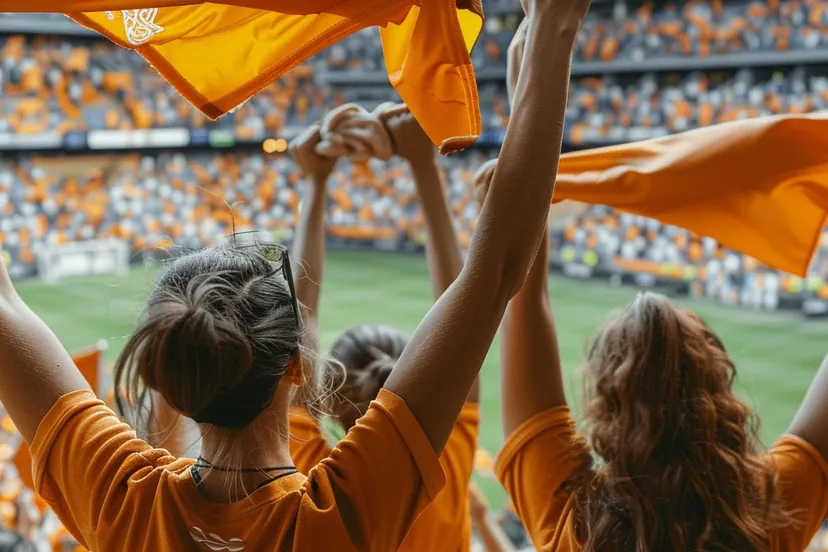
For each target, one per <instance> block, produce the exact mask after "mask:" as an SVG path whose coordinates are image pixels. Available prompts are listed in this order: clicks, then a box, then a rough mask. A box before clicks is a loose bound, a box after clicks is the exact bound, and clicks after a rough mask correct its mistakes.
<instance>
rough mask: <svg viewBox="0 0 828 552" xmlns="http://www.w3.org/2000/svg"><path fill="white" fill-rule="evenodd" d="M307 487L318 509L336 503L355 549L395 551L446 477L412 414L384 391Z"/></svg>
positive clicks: (313, 473) (320, 466) (312, 473)
mask: <svg viewBox="0 0 828 552" xmlns="http://www.w3.org/2000/svg"><path fill="white" fill-rule="evenodd" d="M306 485H307V494H308V497H309V498H310V499H311V500H313V502H314V503H315V504H316V505H317V507H319V506H322V507H324V506H326V505H327V504H326V503H329V502H331V501H333V502H334V503H335V504H331V506H334V507H335V508H336V509H337V510H338V512H339V515H340V517H341V519H342V522H343V524H344V525H345V527H346V529H347V531H348V534H349V536H350V537H351V541H352V544H353V546H354V548H355V549H357V550H365V551H377V552H379V551H388V550H397V549H398V548H399V546H400V544H401V543H402V541H403V539H404V538H405V536H406V534H407V533H408V530H409V528H410V527H411V524H412V523H413V522H414V520H416V519H417V516H418V515H419V514H420V512H421V511H422V510H423V508H424V507H425V506H427V505H428V504H429V503H430V502H432V501H433V500H434V498H435V497H436V496H437V494H438V493H439V492H440V491H441V490H442V489H443V486H444V485H445V475H444V474H443V470H442V468H441V466H440V461H439V459H438V458H437V455H436V454H435V453H434V449H433V448H432V447H431V443H430V442H429V441H428V438H427V437H426V435H425V433H424V432H423V430H422V428H421V427H420V424H419V423H418V422H417V419H416V418H415V417H414V414H412V413H411V410H409V408H408V406H407V405H406V404H405V402H404V401H403V400H402V399H401V398H400V397H398V396H397V395H395V394H393V393H391V392H390V391H388V390H386V389H382V390H381V391H380V393H379V395H378V396H377V399H376V400H375V401H373V402H372V403H371V406H370V407H369V408H368V411H367V412H366V413H365V415H363V416H362V417H361V418H360V419H359V420H358V421H357V423H356V425H355V426H354V427H353V428H351V430H350V431H349V432H348V433H347V435H345V438H344V439H342V440H341V441H340V442H339V443H338V444H337V446H336V447H335V448H334V449H333V450H332V451H331V454H330V456H329V457H328V458H326V459H324V460H322V462H320V463H319V465H317V466H316V467H314V468H313V469H312V470H311V471H310V474H309V475H308V482H307V484H306Z"/></svg>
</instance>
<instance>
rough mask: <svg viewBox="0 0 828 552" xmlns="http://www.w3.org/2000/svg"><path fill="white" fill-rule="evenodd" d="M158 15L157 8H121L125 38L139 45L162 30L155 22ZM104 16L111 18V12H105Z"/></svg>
mask: <svg viewBox="0 0 828 552" xmlns="http://www.w3.org/2000/svg"><path fill="white" fill-rule="evenodd" d="M157 15H158V8H150V9H143V10H121V16H122V17H123V18H124V31H125V32H126V39H127V41H129V43H130V44H134V45H135V46H138V45H141V44H143V43H144V42H146V41H148V40H149V39H151V38H152V37H153V36H155V35H157V34H158V33H160V32H163V31H164V27H162V26H161V25H159V24H158V23H156V22H155V18H156V16H157ZM106 16H107V17H108V18H109V19H110V20H111V19H113V17H114V16H113V14H112V12H106Z"/></svg>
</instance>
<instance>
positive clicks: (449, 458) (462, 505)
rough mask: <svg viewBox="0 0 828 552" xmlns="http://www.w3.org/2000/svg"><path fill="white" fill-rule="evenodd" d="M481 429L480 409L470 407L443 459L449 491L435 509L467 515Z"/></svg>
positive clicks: (455, 429) (461, 416)
mask: <svg viewBox="0 0 828 552" xmlns="http://www.w3.org/2000/svg"><path fill="white" fill-rule="evenodd" d="M479 426H480V405H478V404H476V403H466V404H465V405H463V410H462V411H461V412H460V417H459V418H458V419H457V423H456V424H455V425H454V430H453V431H452V432H451V436H450V437H449V440H448V441H447V442H446V446H445V448H444V449H443V453H442V454H441V455H440V465H441V466H442V467H443V473H445V476H446V488H445V489H443V491H442V492H441V493H440V496H438V497H437V500H436V501H435V503H434V505H433V507H438V506H439V507H441V508H451V510H452V511H453V512H458V513H460V514H462V513H465V512H466V510H467V508H468V502H469V482H470V481H471V476H472V472H474V453H475V452H476V451H477V434H478V429H479ZM454 515H457V513H455V514H454Z"/></svg>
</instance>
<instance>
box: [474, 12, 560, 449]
mask: <svg viewBox="0 0 828 552" xmlns="http://www.w3.org/2000/svg"><path fill="white" fill-rule="evenodd" d="M526 25H527V20H526V19H524V20H523V21H522V22H521V24H520V26H519V27H518V30H517V31H516V32H515V36H514V38H512V43H511V44H509V53H508V56H507V60H506V66H507V68H506V88H507V90H508V91H509V94H510V100H511V101H514V98H513V97H512V94H514V91H515V89H516V88H517V81H518V77H519V75H520V67H521V64H522V63H523V52H524V50H525V48H526ZM484 193H485V190H484ZM548 284H549V232H548V231H547V232H544V235H543V241H542V242H541V246H540V249H538V256H537V257H536V258H535V264H533V265H532V269H531V270H530V272H529V277H528V278H527V280H526V283H525V284H524V285H523V288H521V290H520V292H518V294H517V295H515V297H514V298H512V300H511V301H510V302H509V306H508V307H507V308H506V314H505V315H504V317H503V323H502V324H501V339H502V341H501V348H500V365H501V386H500V395H501V401H502V405H503V406H502V415H501V418H502V425H503V434H504V436H506V437H508V436H509V435H511V434H512V432H513V431H514V430H515V429H517V428H518V427H519V426H520V425H521V424H522V423H523V422H525V421H526V420H528V419H529V418H531V417H532V416H533V415H534V414H536V413H538V412H541V411H543V410H546V409H548V408H552V407H553V406H558V405H562V404H566V396H565V394H564V388H563V378H562V377H561V357H560V351H559V350H558V335H557V332H556V331H555V319H554V317H553V316H552V310H551V309H550V306H549V287H548Z"/></svg>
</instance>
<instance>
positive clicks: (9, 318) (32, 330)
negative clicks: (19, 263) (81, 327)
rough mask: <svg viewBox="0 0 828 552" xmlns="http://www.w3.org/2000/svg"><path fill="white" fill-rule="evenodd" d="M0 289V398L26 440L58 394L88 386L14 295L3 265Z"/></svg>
mask: <svg viewBox="0 0 828 552" xmlns="http://www.w3.org/2000/svg"><path fill="white" fill-rule="evenodd" d="M0 290H2V292H0V351H2V352H0V402H2V403H3V406H4V407H5V408H6V410H7V411H8V413H9V416H11V419H12V421H13V422H14V423H15V425H16V426H17V429H18V430H19V431H20V434H21V435H22V436H23V438H24V439H25V440H26V441H28V442H29V443H31V442H32V439H33V438H34V434H35V431H36V430H37V427H38V425H40V421H41V420H42V419H43V417H44V416H45V415H46V414H47V413H48V412H49V410H50V409H51V408H52V406H54V404H55V402H56V401H57V400H58V399H59V398H60V397H61V396H63V395H65V394H66V393H70V392H72V391H76V390H79V389H90V387H89V384H88V383H87V382H86V380H85V379H84V377H83V376H82V375H81V373H80V371H78V369H77V368H76V367H75V365H74V363H73V362H72V358H71V357H70V356H69V353H67V352H66V350H65V349H64V348H63V345H61V343H60V341H59V340H58V338H57V337H56V336H55V335H54V333H52V331H51V330H50V329H49V328H48V327H47V326H46V324H45V323H44V322H43V321H42V320H41V319H40V318H38V316H37V315H36V314H35V313H34V312H32V311H31V310H30V309H29V308H28V307H27V306H26V305H25V304H24V303H23V301H22V300H21V299H20V298H19V297H17V295H16V294H15V293H14V289H13V287H12V286H11V281H10V280H9V279H8V274H6V273H5V269H0Z"/></svg>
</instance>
